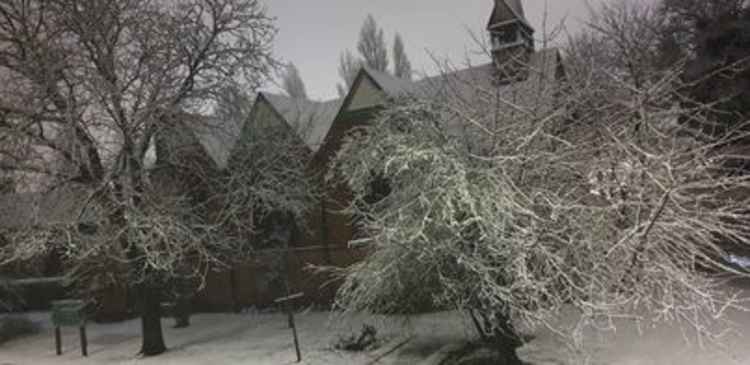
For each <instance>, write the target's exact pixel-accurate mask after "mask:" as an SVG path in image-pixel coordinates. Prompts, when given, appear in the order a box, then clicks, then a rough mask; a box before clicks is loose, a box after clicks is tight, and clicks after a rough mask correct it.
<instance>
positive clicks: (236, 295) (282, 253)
mask: <svg viewBox="0 0 750 365" xmlns="http://www.w3.org/2000/svg"><path fill="white" fill-rule="evenodd" d="M363 257H364V251H362V250H357V249H352V248H350V247H347V246H336V247H333V246H330V247H326V246H302V247H290V248H289V250H288V251H287V250H266V251H261V252H260V253H259V255H258V258H257V259H255V260H253V262H249V263H247V264H244V265H239V266H236V267H234V268H233V269H232V270H227V271H223V272H212V273H210V274H209V275H208V278H207V279H206V286H205V288H204V289H203V290H202V291H200V292H199V293H198V294H197V296H196V298H195V300H194V304H195V309H196V310H199V311H216V312H225V311H237V310H241V309H242V308H246V307H250V306H255V307H268V306H271V305H273V301H274V299H275V298H278V297H281V296H284V295H287V293H288V292H292V293H297V292H303V293H304V294H305V296H304V298H305V299H304V300H303V301H302V304H330V303H331V301H332V300H333V297H334V294H335V291H336V289H337V287H338V282H337V281H335V280H332V279H333V278H332V277H331V276H330V275H326V274H322V273H315V272H314V271H313V270H312V269H311V267H315V266H335V267H346V266H349V265H351V264H353V263H355V262H357V261H359V260H361V259H362V258H363ZM284 264H285V265H286V269H287V270H286V271H287V273H288V276H286V275H285V273H284V270H283V267H284ZM287 278H288V284H287ZM287 285H288V288H287Z"/></svg>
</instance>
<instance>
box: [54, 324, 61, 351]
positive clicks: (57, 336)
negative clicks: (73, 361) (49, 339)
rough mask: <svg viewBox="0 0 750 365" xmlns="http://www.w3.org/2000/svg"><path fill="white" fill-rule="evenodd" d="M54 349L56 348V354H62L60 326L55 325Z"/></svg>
mask: <svg viewBox="0 0 750 365" xmlns="http://www.w3.org/2000/svg"><path fill="white" fill-rule="evenodd" d="M55 350H57V356H60V355H62V339H61V338H60V326H55Z"/></svg>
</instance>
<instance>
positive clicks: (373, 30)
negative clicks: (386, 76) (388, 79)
mask: <svg viewBox="0 0 750 365" xmlns="http://www.w3.org/2000/svg"><path fill="white" fill-rule="evenodd" d="M357 50H358V51H359V55H360V56H361V57H362V60H364V64H365V65H367V66H368V67H370V68H372V69H373V70H377V71H380V72H387V71H388V45H387V44H386V42H385V35H383V29H381V28H380V27H378V23H376V22H375V18H374V17H373V16H372V14H370V15H367V18H366V19H365V22H364V24H362V29H361V30H360V31H359V42H358V43H357Z"/></svg>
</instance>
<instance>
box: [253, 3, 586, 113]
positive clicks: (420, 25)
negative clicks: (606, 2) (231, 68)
mask: <svg viewBox="0 0 750 365" xmlns="http://www.w3.org/2000/svg"><path fill="white" fill-rule="evenodd" d="M598 1H599V0H590V2H591V3H592V4H596V3H598ZM523 2H524V6H525V9H526V16H527V18H528V19H529V22H531V24H532V25H533V26H534V27H535V28H536V30H537V33H538V34H537V35H538V36H541V34H542V24H543V19H544V10H545V3H546V4H547V8H548V10H549V11H548V14H549V16H548V17H547V19H548V23H549V24H553V23H559V21H560V20H561V19H563V18H566V19H567V22H566V25H567V27H568V28H569V29H570V30H571V31H577V30H578V29H580V28H581V21H582V20H585V19H586V17H587V15H588V10H587V7H586V0H547V1H545V0H523ZM266 4H267V6H268V10H269V13H270V14H271V15H272V16H274V17H276V18H277V25H278V27H279V34H278V37H277V39H276V43H275V50H276V55H277V56H278V57H280V58H281V59H282V60H284V61H291V62H294V63H295V64H296V65H297V67H298V68H299V70H300V73H301V75H302V78H303V79H304V81H305V84H306V86H307V89H308V94H309V95H310V97H311V98H313V99H328V98H333V97H336V83H337V82H339V76H338V71H337V69H338V57H339V54H340V53H341V52H342V51H343V50H345V49H347V48H349V49H351V50H352V51H353V52H356V43H357V38H358V36H359V29H360V27H361V25H362V22H363V21H364V19H365V17H366V16H367V14H368V13H371V14H372V15H373V16H374V17H375V19H376V21H377V22H378V24H379V25H380V26H381V27H382V28H383V29H384V30H385V33H386V38H387V40H388V43H389V47H391V44H392V42H393V37H394V35H395V32H396V31H398V32H400V33H401V34H402V36H403V37H404V42H405V43H406V48H407V52H408V55H409V58H410V59H411V62H412V65H413V68H414V69H415V71H417V72H427V73H430V71H431V70H434V69H433V67H432V66H433V64H434V62H433V61H432V60H431V58H430V56H429V54H428V51H429V52H433V53H434V54H435V55H436V56H438V57H440V58H446V57H447V58H450V59H452V60H453V61H454V62H462V60H464V59H465V56H466V55H467V53H469V52H472V51H474V50H475V49H476V47H474V46H473V42H472V40H471V37H470V35H469V30H468V29H471V30H472V31H474V32H483V31H484V28H485V26H486V23H487V20H488V19H489V15H490V12H491V11H492V6H493V4H494V0H458V1H456V0H313V1H305V0H266ZM390 51H391V50H390V49H389V52H390ZM389 57H390V54H389ZM479 61H481V62H485V61H486V60H483V59H477V62H479ZM391 62H392V61H391Z"/></svg>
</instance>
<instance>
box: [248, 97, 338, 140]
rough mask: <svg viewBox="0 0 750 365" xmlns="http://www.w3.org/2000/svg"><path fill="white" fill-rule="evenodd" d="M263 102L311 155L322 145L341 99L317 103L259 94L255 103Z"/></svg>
mask: <svg viewBox="0 0 750 365" xmlns="http://www.w3.org/2000/svg"><path fill="white" fill-rule="evenodd" d="M263 100H265V101H267V102H268V103H269V104H270V105H271V107H272V108H273V109H274V110H275V111H276V113H278V115H279V116H280V117H281V118H282V119H283V120H284V121H285V122H286V123H287V125H288V126H289V127H290V128H291V129H292V130H293V131H294V132H295V133H296V134H297V136H298V137H299V138H300V139H301V140H302V141H303V142H304V143H305V145H306V146H307V147H308V149H310V151H311V152H313V153H315V152H317V151H318V149H319V148H320V146H321V144H322V143H323V139H324V138H325V136H326V135H327V134H328V130H329V129H330V128H331V125H332V124H333V120H334V119H335V118H336V115H337V114H338V111H339V108H340V107H341V103H342V100H341V99H336V100H329V101H325V102H318V101H312V100H307V99H294V98H291V97H288V96H284V95H277V94H270V93H260V94H259V95H258V100H257V101H256V103H259V102H262V101H263ZM256 105H257V104H256Z"/></svg>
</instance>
